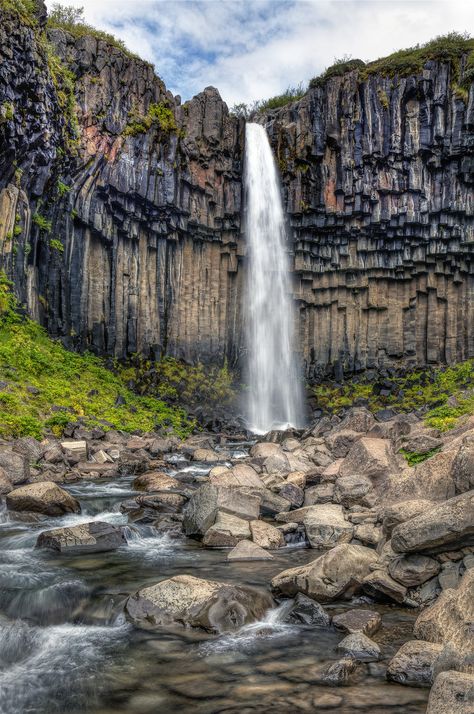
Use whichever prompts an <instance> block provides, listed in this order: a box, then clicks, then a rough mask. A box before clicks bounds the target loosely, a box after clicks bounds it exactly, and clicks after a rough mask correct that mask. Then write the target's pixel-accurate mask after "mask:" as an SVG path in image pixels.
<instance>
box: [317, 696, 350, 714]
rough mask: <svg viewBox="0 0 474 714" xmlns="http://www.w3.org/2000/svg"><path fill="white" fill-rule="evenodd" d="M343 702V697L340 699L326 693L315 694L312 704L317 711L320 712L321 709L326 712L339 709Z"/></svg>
mask: <svg viewBox="0 0 474 714" xmlns="http://www.w3.org/2000/svg"><path fill="white" fill-rule="evenodd" d="M343 701H344V699H343V697H340V696H338V695H337V694H329V693H328V692H324V693H321V694H315V695H314V697H313V700H312V703H313V706H314V707H315V709H316V711H319V710H320V709H322V710H324V711H326V710H328V709H337V708H338V707H340V706H341V704H342V703H343Z"/></svg>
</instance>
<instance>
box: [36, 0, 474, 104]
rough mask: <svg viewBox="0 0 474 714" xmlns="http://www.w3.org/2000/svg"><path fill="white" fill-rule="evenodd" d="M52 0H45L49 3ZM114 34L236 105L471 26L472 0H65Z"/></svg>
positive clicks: (188, 83) (179, 77) (179, 84)
mask: <svg viewBox="0 0 474 714" xmlns="http://www.w3.org/2000/svg"><path fill="white" fill-rule="evenodd" d="M53 2H54V0H47V5H48V6H49V7H51V5H52V4H53ZM63 3H64V4H70V5H74V6H76V7H81V6H82V7H84V11H85V17H86V19H87V21H88V22H90V23H91V24H92V25H95V26H96V27H98V28H101V29H104V30H107V31H108V32H112V33H113V34H115V35H116V36H117V37H120V38H121V39H123V40H124V41H125V43H126V44H127V46H128V47H129V48H130V49H131V50H132V51H134V52H137V53H138V54H139V55H140V56H142V57H143V58H144V59H147V60H149V61H151V62H153V63H154V64H155V67H156V71H157V72H158V74H159V75H160V76H161V77H162V78H163V79H164V81H165V83H166V85H167V86H168V88H169V89H171V91H172V92H174V93H176V94H181V95H182V96H183V98H185V99H186V98H189V97H190V96H192V95H193V94H196V93H197V92H199V91H201V90H202V89H203V88H204V87H205V86H208V85H211V84H212V85H214V86H216V87H217V88H218V89H219V91H220V92H221V95H222V96H223V98H224V99H225V100H226V101H227V102H228V103H229V105H232V104H234V103H235V102H238V101H252V100H254V99H261V98H265V97H269V96H273V95H275V94H278V93H280V92H282V91H284V90H285V89H286V88H287V87H288V86H289V85H296V84H298V83H299V82H301V81H302V82H304V83H306V82H307V81H308V80H309V79H310V78H311V77H313V76H315V75H317V74H319V73H320V72H321V71H323V70H324V69H325V67H327V66H328V65H330V64H332V62H333V60H334V58H335V57H342V56H344V55H351V56H352V57H359V58H361V59H364V60H372V59H376V58H377V57H381V56H384V55H387V54H390V52H392V51H393V50H396V49H400V48H402V47H408V46H411V45H414V44H417V43H422V42H425V41H427V40H429V39H431V38H432V37H434V36H436V35H439V34H444V33H446V32H449V31H451V30H456V31H459V32H464V31H465V30H469V29H471V28H473V27H474V3H472V2H470V1H469V0H352V1H350V0H237V2H236V1H235V0H232V1H231V0H63Z"/></svg>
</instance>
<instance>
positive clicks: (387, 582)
mask: <svg viewBox="0 0 474 714" xmlns="http://www.w3.org/2000/svg"><path fill="white" fill-rule="evenodd" d="M363 588H364V591H365V592H366V593H367V594H368V595H370V596H371V597H374V598H376V599H378V600H385V599H387V598H388V599H389V600H393V601H394V602H399V603H402V602H403V601H404V600H405V597H406V594H407V589H406V587H404V586H403V585H400V583H397V582H396V581H395V580H394V579H393V578H391V577H390V575H389V574H388V573H387V572H386V571H385V570H374V571H373V572H372V573H369V575H367V576H366V577H365V578H364V581H363Z"/></svg>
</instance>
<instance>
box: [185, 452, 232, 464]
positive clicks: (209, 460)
mask: <svg viewBox="0 0 474 714" xmlns="http://www.w3.org/2000/svg"><path fill="white" fill-rule="evenodd" d="M229 457H230V454H229V453H228V452H227V451H213V450H212V449H196V451H194V453H193V461H202V462H204V463H206V464H213V463H217V462H219V461H227V460H228V459H229Z"/></svg>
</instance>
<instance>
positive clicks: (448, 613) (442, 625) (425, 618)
mask: <svg viewBox="0 0 474 714" xmlns="http://www.w3.org/2000/svg"><path fill="white" fill-rule="evenodd" d="M473 622H474V569H472V570H466V572H465V573H464V575H463V577H462V579H461V582H460V583H459V585H458V587H457V588H456V589H455V590H454V589H448V590H443V592H442V593H441V595H440V596H439V597H438V599H437V600H435V602H434V603H433V604H432V605H430V606H429V607H427V608H426V609H425V610H423V611H422V612H421V613H420V614H419V615H418V618H417V620H416V622H415V626H414V629H413V632H414V635H415V637H418V638H419V639H421V640H427V641H428V642H435V643H438V644H443V643H444V644H448V645H449V646H450V647H451V648H452V649H453V650H454V651H455V652H456V653H457V654H458V655H459V657H460V658H461V659H463V658H467V657H472V638H473V630H472V623H473Z"/></svg>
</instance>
